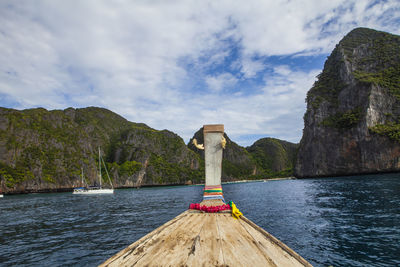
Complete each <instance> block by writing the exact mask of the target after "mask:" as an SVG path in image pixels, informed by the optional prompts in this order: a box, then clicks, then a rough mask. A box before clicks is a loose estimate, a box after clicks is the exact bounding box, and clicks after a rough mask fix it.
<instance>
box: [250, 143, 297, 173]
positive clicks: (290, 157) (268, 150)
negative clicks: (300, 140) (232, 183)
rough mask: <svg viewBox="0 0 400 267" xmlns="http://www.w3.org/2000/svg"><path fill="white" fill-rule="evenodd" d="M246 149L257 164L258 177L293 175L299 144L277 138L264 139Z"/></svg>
mask: <svg viewBox="0 0 400 267" xmlns="http://www.w3.org/2000/svg"><path fill="white" fill-rule="evenodd" d="M246 149H247V151H248V152H249V153H250V154H251V156H252V157H253V159H254V160H255V162H256V164H257V174H258V175H263V176H267V177H268V176H275V177H277V176H291V175H293V169H294V164H295V161H296V156H297V149H298V144H294V143H290V142H287V141H283V140H279V139H276V138H262V139H260V140H258V141H256V142H255V143H254V144H253V145H251V146H249V147H247V148H246Z"/></svg>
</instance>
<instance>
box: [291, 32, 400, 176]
mask: <svg viewBox="0 0 400 267" xmlns="http://www.w3.org/2000/svg"><path fill="white" fill-rule="evenodd" d="M306 101H307V111H306V113H305V115H304V131H303V137H302V140H301V142H300V148H299V152H298V158H297V162H296V167H295V175H296V176H298V177H314V176H336V175H348V174H359V173H374V172H387V171H398V170H400V143H399V141H400V36H396V35H392V34H389V33H385V32H379V31H375V30H371V29H366V28H357V29H354V30H353V31H351V32H350V33H348V34H347V35H346V36H345V37H344V38H343V39H342V40H341V41H340V42H339V44H338V45H337V46H336V48H335V49H334V50H333V52H332V54H331V55H330V56H329V57H328V59H327V61H326V62H325V65H324V69H323V71H322V73H321V74H320V75H319V76H318V80H317V81H316V82H315V84H314V86H313V87H312V88H311V89H310V91H309V92H308V94H307V100H306Z"/></svg>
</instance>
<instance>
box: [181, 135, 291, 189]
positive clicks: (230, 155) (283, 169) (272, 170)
mask: <svg viewBox="0 0 400 267" xmlns="http://www.w3.org/2000/svg"><path fill="white" fill-rule="evenodd" d="M224 136H225V139H226V140H227V143H226V148H225V150H224V153H223V158H222V180H223V181H229V180H233V179H261V178H270V177H288V176H292V175H293V167H294V162H295V159H296V153H297V147H298V145H297V144H293V143H290V142H286V141H282V140H279V139H275V138H262V139H260V140H258V141H256V142H255V143H254V144H253V145H252V146H250V147H247V148H244V147H241V146H239V145H238V144H236V143H235V142H232V141H231V140H230V138H229V137H228V136H227V135H226V134H225V135H224ZM194 138H195V139H197V141H198V143H199V144H203V143H204V137H203V128H201V129H200V130H198V131H197V132H196V133H195V134H194V136H193V138H192V139H190V142H189V144H188V147H189V148H190V149H191V150H193V151H194V152H196V153H198V155H200V156H201V157H202V159H204V152H203V151H202V150H199V149H197V148H196V147H195V146H194V145H193V144H192V141H193V139H194ZM203 164H204V163H203Z"/></svg>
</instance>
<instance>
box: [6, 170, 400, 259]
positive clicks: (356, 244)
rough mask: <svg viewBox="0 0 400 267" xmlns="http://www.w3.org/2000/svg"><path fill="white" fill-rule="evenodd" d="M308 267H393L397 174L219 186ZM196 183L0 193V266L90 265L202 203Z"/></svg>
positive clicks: (399, 253)
mask: <svg viewBox="0 0 400 267" xmlns="http://www.w3.org/2000/svg"><path fill="white" fill-rule="evenodd" d="M223 190H224V195H225V199H226V200H233V201H234V202H235V203H236V204H237V206H238V208H239V209H240V210H241V211H242V212H243V213H244V214H245V215H246V216H247V217H248V218H249V219H251V220H253V221H254V222H255V223H256V224H258V225H259V226H261V227H262V228H264V229H265V230H267V231H268V232H270V233H271V234H273V235H275V236H276V237H277V238H279V239H280V240H282V241H283V242H284V243H286V244H287V245H288V246H289V247H291V248H292V249H294V250H295V251H296V252H298V253H299V254H300V255H301V256H303V257H304V258H305V259H307V260H308V261H309V262H310V263H312V264H313V265H315V266H329V265H333V266H400V174H385V175H368V176H352V177H340V178H324V179H306V180H281V181H268V182H265V183H263V182H254V183H241V184H229V185H224V186H223ZM201 193H202V186H179V187H163V188H160V187H159V188H145V189H139V190H137V189H125V190H116V191H115V194H114V195H102V196H101V195H98V196H79V195H72V193H58V194H30V195H14V196H5V197H4V198H3V199H0V265H2V266H12V265H18V266H21V265H25V266H62V265H68V266H71V265H72V266H95V265H97V264H100V263H101V262H103V261H104V260H106V259H107V258H109V257H110V256H112V255H113V254H115V253H116V252H118V251H120V250H121V249H123V248H125V247H126V246H128V245H129V244H131V243H133V242H134V241H135V240H137V239H138V238H140V237H142V236H143V235H145V234H146V233H148V232H150V231H152V230H153V229H155V228H156V227H158V226H160V225H161V224H163V223H165V222H167V221H168V220H170V219H172V218H173V217H175V216H177V215H178V214H180V213H181V212H183V211H185V210H186V209H187V207H188V205H189V203H191V202H199V201H201Z"/></svg>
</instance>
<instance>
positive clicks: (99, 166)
mask: <svg viewBox="0 0 400 267" xmlns="http://www.w3.org/2000/svg"><path fill="white" fill-rule="evenodd" d="M99 172H100V176H99V179H100V188H101V180H102V178H101V155H100V147H99Z"/></svg>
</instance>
